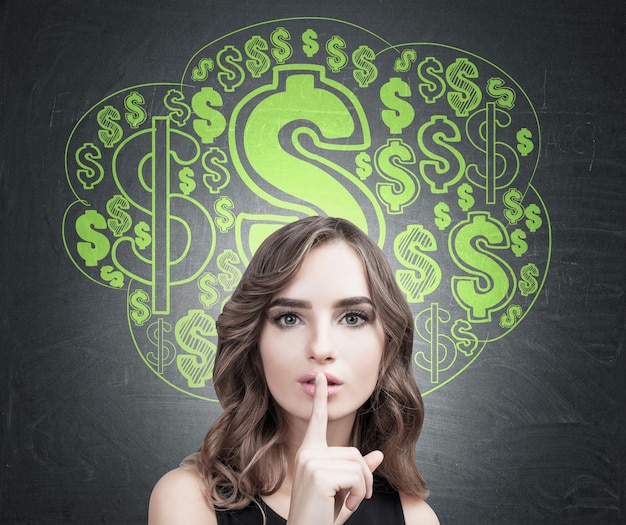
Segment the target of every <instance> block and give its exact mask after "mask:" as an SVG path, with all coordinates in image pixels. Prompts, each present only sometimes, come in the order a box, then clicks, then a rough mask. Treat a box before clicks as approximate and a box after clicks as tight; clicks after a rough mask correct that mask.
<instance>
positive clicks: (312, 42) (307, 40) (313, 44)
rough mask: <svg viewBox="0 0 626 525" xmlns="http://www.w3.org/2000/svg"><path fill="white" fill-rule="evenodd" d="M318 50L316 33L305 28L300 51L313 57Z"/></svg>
mask: <svg viewBox="0 0 626 525" xmlns="http://www.w3.org/2000/svg"><path fill="white" fill-rule="evenodd" d="M319 50H320V45H319V44H318V43H317V33H316V32H315V31H313V29H307V30H306V31H305V32H304V33H302V51H304V54H305V55H306V56H308V57H309V58H313V57H314V56H315V55H316V54H317V52H318V51H319Z"/></svg>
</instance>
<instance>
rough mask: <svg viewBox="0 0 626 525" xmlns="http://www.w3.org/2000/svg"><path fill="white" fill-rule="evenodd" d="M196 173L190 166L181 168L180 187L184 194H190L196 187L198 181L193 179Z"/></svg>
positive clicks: (179, 174) (179, 175)
mask: <svg viewBox="0 0 626 525" xmlns="http://www.w3.org/2000/svg"><path fill="white" fill-rule="evenodd" d="M194 176H195V173H194V172H193V170H192V169H191V168H190V167H189V166H185V167H184V168H181V169H180V171H179V172H178V180H179V181H180V182H179V183H178V187H179V188H180V191H181V192H182V193H183V194H184V195H190V194H191V192H192V191H193V190H195V189H196V181H195V180H194V179H193V178H194Z"/></svg>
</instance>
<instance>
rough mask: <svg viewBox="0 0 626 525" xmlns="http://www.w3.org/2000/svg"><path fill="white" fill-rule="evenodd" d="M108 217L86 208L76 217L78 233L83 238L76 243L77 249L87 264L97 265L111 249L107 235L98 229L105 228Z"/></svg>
mask: <svg viewBox="0 0 626 525" xmlns="http://www.w3.org/2000/svg"><path fill="white" fill-rule="evenodd" d="M106 227H107V223H106V219H105V218H104V217H103V216H102V215H100V214H99V213H98V212H97V211H96V210H86V211H85V213H83V214H82V215H81V216H80V217H78V219H76V233H77V234H78V236H79V237H80V238H81V239H82V241H80V242H78V243H77V245H76V251H77V252H78V254H79V255H80V256H81V257H82V259H83V261H85V266H97V265H98V262H100V261H101V260H102V259H104V258H105V257H106V256H107V255H108V254H109V250H110V249H111V243H110V242H109V239H108V238H107V237H106V235H104V234H102V233H100V232H99V231H98V230H105V229H106Z"/></svg>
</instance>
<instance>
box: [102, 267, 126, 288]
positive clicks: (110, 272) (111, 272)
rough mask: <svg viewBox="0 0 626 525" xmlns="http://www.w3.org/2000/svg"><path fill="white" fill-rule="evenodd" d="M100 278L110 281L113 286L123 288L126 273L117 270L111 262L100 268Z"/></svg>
mask: <svg viewBox="0 0 626 525" xmlns="http://www.w3.org/2000/svg"><path fill="white" fill-rule="evenodd" d="M100 278H101V279H102V280H103V281H105V282H107V283H109V285H110V286H112V287H113V288H121V287H122V286H124V274H123V273H122V272H120V271H119V270H116V269H115V268H114V267H113V266H111V265H110V264H105V265H104V266H103V267H102V268H100Z"/></svg>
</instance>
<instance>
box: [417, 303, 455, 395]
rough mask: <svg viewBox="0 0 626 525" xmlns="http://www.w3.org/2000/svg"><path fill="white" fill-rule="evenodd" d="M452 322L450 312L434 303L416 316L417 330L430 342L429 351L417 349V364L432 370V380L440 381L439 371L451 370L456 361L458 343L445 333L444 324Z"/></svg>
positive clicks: (420, 335) (435, 382)
mask: <svg viewBox="0 0 626 525" xmlns="http://www.w3.org/2000/svg"><path fill="white" fill-rule="evenodd" d="M449 322H450V313H449V312H448V311H447V310H444V309H443V308H439V305H438V304H437V303H432V304H431V305H430V308H427V309H425V310H422V311H421V312H420V313H419V314H417V316H416V317H415V332H416V333H417V335H418V336H419V337H420V338H421V339H423V340H424V341H426V342H427V343H428V352H424V351H421V350H420V351H417V352H416V353H415V357H414V361H415V364H416V365H417V366H419V367H420V368H422V369H424V370H426V371H428V372H430V382H431V384H433V385H436V384H437V383H439V373H440V372H445V371H446V370H449V369H450V367H452V365H453V364H454V362H455V361H456V345H455V343H454V341H453V340H452V339H451V338H450V337H448V336H447V335H445V334H444V333H443V325H445V324H447V323H449Z"/></svg>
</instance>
